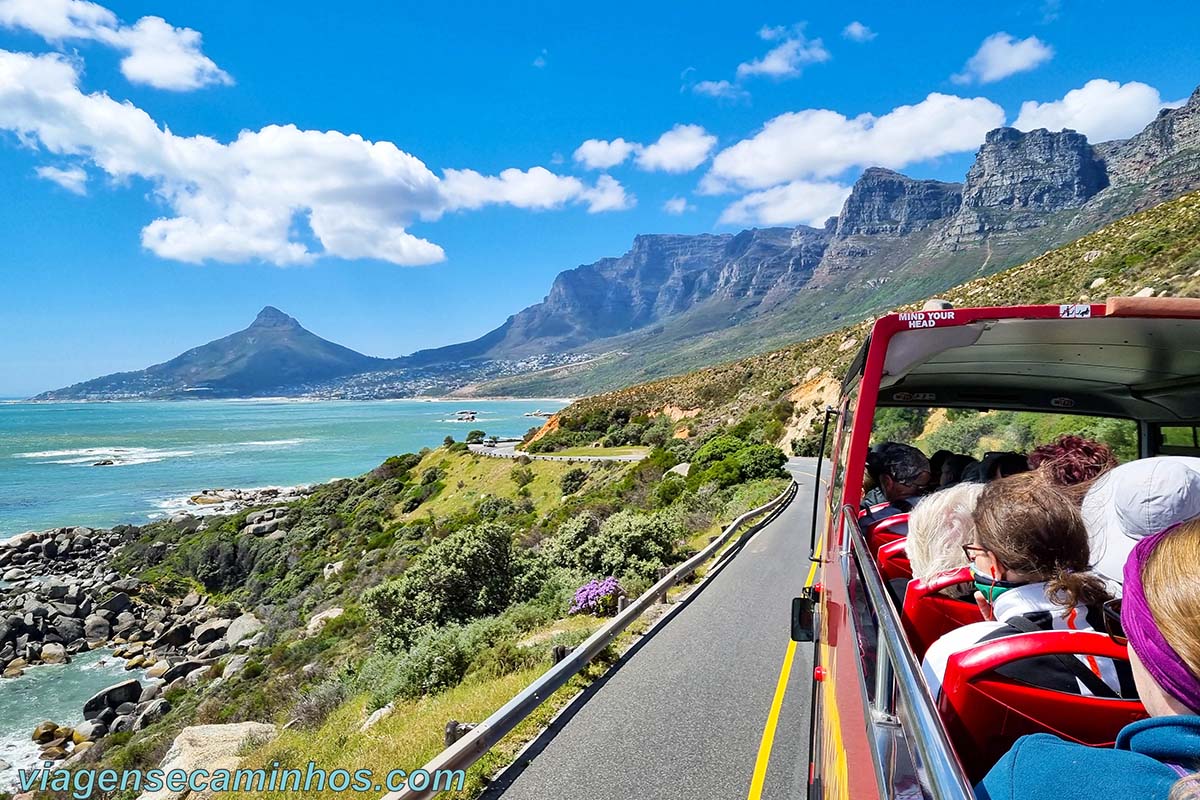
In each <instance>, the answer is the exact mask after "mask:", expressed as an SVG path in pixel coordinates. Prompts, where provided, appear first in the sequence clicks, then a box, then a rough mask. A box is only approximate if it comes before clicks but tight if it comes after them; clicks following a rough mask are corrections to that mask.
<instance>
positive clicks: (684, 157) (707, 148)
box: [637, 125, 717, 172]
mask: <svg viewBox="0 0 1200 800" xmlns="http://www.w3.org/2000/svg"><path fill="white" fill-rule="evenodd" d="M716 144H717V137H716V136H713V135H712V134H710V133H708V132H707V131H705V130H704V128H702V127H700V126H699V125H676V126H675V127H674V128H671V130H669V131H667V132H666V133H664V134H663V135H662V136H660V137H658V141H656V142H655V143H654V144H649V145H646V146H645V147H643V148H641V150H640V151H639V152H638V154H637V165H638V166H639V167H640V168H642V169H644V170H649V171H657V172H687V171H688V170H692V169H695V168H696V167H698V166H700V165H701V164H703V163H704V161H705V159H707V158H708V154H709V153H711V152H712V149H713V148H714V147H715V146H716Z"/></svg>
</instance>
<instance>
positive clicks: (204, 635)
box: [192, 619, 229, 644]
mask: <svg viewBox="0 0 1200 800" xmlns="http://www.w3.org/2000/svg"><path fill="white" fill-rule="evenodd" d="M228 628H229V620H227V619H212V620H209V621H208V622H206V623H204V624H203V625H200V626H198V627H197V628H196V630H195V631H193V632H192V636H193V638H195V640H196V643H197V644H208V643H209V642H215V641H216V640H217V639H220V638H221V637H222V636H224V635H225V631H226V629H228Z"/></svg>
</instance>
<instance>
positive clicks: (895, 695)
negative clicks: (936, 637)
mask: <svg viewBox="0 0 1200 800" xmlns="http://www.w3.org/2000/svg"><path fill="white" fill-rule="evenodd" d="M842 520H843V523H842V527H843V530H844V531H845V532H846V533H847V534H848V540H847V539H846V538H843V540H842V541H843V547H844V548H846V549H843V552H842V555H843V557H845V556H848V555H849V554H850V551H851V550H853V552H854V555H855V558H856V560H857V561H858V563H859V564H862V565H866V566H865V568H864V569H860V570H859V574H860V575H861V576H862V582H863V586H864V588H866V590H867V597H868V599H869V600H870V603H871V606H872V608H873V610H874V611H875V615H876V621H877V625H878V628H879V639H878V646H877V647H878V649H877V651H876V657H877V659H878V661H877V663H876V666H875V698H874V702H873V703H872V704H871V714H872V717H873V719H872V723H873V724H876V725H893V726H894V725H896V724H897V722H898V717H897V715H896V712H897V710H898V705H899V707H900V709H899V710H902V711H903V712H904V717H905V719H904V726H903V733H904V737H905V739H906V740H908V741H909V742H911V743H912V745H913V747H914V749H915V750H916V754H917V757H918V759H919V760H920V764H919V765H918V769H919V771H920V773H921V775H922V777H923V778H924V781H925V782H926V784H927V788H928V789H929V790H930V794H931V795H932V796H933V797H935V798H937V799H938V800H975V791H974V789H973V788H972V787H971V783H970V781H968V780H967V777H966V775H965V774H964V773H963V770H962V767H961V766H960V765H959V763H958V760H957V758H956V757H955V755H954V752H955V751H954V747H953V746H952V745H951V744H950V739H949V737H948V736H947V735H946V729H945V727H944V726H943V725H942V719H941V716H940V715H939V714H938V711H937V708H935V707H934V704H933V700H932V698H931V697H930V694H929V689H928V688H927V687H926V685H925V679H924V677H923V676H922V674H921V665H920V663H919V662H918V661H917V657H916V656H915V655H914V654H913V651H912V648H911V647H909V644H908V639H907V638H906V637H905V634H904V626H903V624H902V623H901V621H900V614H899V612H898V611H897V610H896V605H895V603H893V602H892V599H891V597H890V596H889V595H888V592H887V588H886V587H885V586H884V584H883V578H882V577H881V576H880V574H879V570H878V568H877V567H876V566H875V561H874V559H873V558H872V556H871V550H870V547H869V546H868V545H867V540H866V537H865V536H864V534H863V532H862V528H860V527H859V525H858V511H857V509H855V508H853V507H852V506H845V507H843V509H842ZM843 574H846V572H845V570H844V569H843ZM877 763H878V762H877Z"/></svg>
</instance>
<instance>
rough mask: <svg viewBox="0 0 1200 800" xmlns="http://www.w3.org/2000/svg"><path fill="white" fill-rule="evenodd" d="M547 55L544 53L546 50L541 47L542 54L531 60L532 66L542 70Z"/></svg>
mask: <svg viewBox="0 0 1200 800" xmlns="http://www.w3.org/2000/svg"><path fill="white" fill-rule="evenodd" d="M547 55H548V54H547V52H546V49H545V48H544V47H543V48H542V52H540V53H538V56H537V58H535V59H534V60H533V66H535V67H537V68H538V69H542V68H543V67H545V66H546V56H547Z"/></svg>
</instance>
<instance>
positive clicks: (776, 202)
mask: <svg viewBox="0 0 1200 800" xmlns="http://www.w3.org/2000/svg"><path fill="white" fill-rule="evenodd" d="M849 195H850V187H849V186H842V185H841V184H838V183H834V182H831V181H817V182H811V181H791V182H790V183H785V184H783V185H781V186H774V187H772V188H770V189H764V190H763V191H761V192H752V193H750V194H748V195H746V196H745V197H743V198H742V199H740V200H738V201H737V202H735V203H733V204H732V205H730V206H729V207H728V208H726V209H725V211H724V212H722V214H721V218H720V222H722V223H727V224H734V225H754V224H758V225H814V226H820V225H823V224H824V223H825V220H827V219H829V218H830V217H832V216H834V215H835V214H837V213H838V212H839V211H841V208H842V204H843V203H845V202H846V198H847V197H848V196H849Z"/></svg>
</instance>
